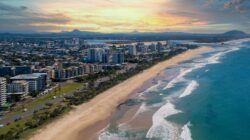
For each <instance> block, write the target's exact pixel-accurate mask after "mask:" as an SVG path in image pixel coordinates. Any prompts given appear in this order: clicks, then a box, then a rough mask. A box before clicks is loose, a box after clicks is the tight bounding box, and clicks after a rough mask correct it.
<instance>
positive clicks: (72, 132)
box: [30, 47, 210, 140]
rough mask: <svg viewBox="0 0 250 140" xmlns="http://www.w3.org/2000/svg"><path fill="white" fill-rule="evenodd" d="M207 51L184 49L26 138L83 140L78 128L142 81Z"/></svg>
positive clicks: (107, 113)
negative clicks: (182, 51) (184, 50)
mask: <svg viewBox="0 0 250 140" xmlns="http://www.w3.org/2000/svg"><path fill="white" fill-rule="evenodd" d="M209 50H210V48H208V47H200V48H198V49H194V50H188V51H186V52H184V53H182V54H179V55H177V56H175V57H173V58H171V59H169V60H166V61H163V62H160V63H158V64H156V65H155V66H153V67H151V68H149V69H147V70H144V71H143V72H142V73H139V74H137V75H135V76H133V77H131V78H129V79H128V80H126V81H124V82H122V83H120V84H118V85H116V86H114V87H113V88H110V89H108V90H106V91H104V92H103V93H102V94H100V95H98V96H97V97H95V98H94V99H92V100H91V101H89V102H88V103H84V104H82V105H79V106H77V107H76V108H75V109H73V110H72V111H70V112H69V113H68V114H66V115H64V116H63V117H62V118H60V119H58V120H55V121H54V122H52V123H50V124H48V125H46V126H45V127H43V128H42V129H40V130H38V131H37V132H36V133H35V134H34V135H33V136H31V137H30V140H86V138H83V137H82V136H83V135H84V134H82V133H84V131H82V130H84V129H85V128H88V127H89V126H91V125H94V124H95V123H96V122H100V121H102V120H106V119H108V118H109V117H110V116H111V114H112V112H113V111H114V110H115V109H116V107H117V105H118V104H119V103H121V102H122V101H123V100H124V99H126V98H127V97H128V96H129V95H130V94H131V93H132V92H133V91H134V90H136V89H137V88H139V87H140V86H142V85H143V83H144V82H145V81H147V80H149V79H151V78H153V77H154V76H156V75H157V74H158V73H160V72H161V71H162V70H164V69H165V68H167V67H169V66H172V65H175V64H176V63H178V62H181V61H184V60H188V59H191V58H192V57H194V56H196V55H198V54H201V53H203V52H206V51H209Z"/></svg>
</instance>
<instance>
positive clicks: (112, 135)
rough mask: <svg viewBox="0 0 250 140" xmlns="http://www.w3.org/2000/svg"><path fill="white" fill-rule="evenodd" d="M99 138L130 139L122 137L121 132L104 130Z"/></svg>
mask: <svg viewBox="0 0 250 140" xmlns="http://www.w3.org/2000/svg"><path fill="white" fill-rule="evenodd" d="M98 140H128V138H125V137H122V136H120V134H116V133H110V132H108V131H104V132H102V133H101V134H100V135H99V137H98Z"/></svg>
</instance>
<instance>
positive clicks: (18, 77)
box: [11, 73, 47, 80]
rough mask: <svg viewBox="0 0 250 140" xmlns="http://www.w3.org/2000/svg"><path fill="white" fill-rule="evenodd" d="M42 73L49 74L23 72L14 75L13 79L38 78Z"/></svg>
mask: <svg viewBox="0 0 250 140" xmlns="http://www.w3.org/2000/svg"><path fill="white" fill-rule="evenodd" d="M42 75H47V74H46V73H32V74H22V75H17V76H15V77H12V78H11V80H20V79H22V80H30V79H37V78H39V77H40V76H42Z"/></svg>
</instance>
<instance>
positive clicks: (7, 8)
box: [0, 2, 28, 12]
mask: <svg viewBox="0 0 250 140" xmlns="http://www.w3.org/2000/svg"><path fill="white" fill-rule="evenodd" d="M27 9H28V7H26V6H23V5H22V6H19V7H15V6H11V5H7V4H4V3H1V2H0V11H7V12H13V11H15V12H20V11H25V10H27Z"/></svg>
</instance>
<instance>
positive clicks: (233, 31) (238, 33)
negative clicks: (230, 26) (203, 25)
mask: <svg viewBox="0 0 250 140" xmlns="http://www.w3.org/2000/svg"><path fill="white" fill-rule="evenodd" d="M223 35H226V36H248V34H246V33H245V32H243V31H238V30H232V31H228V32H225V33H224V34H223Z"/></svg>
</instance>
